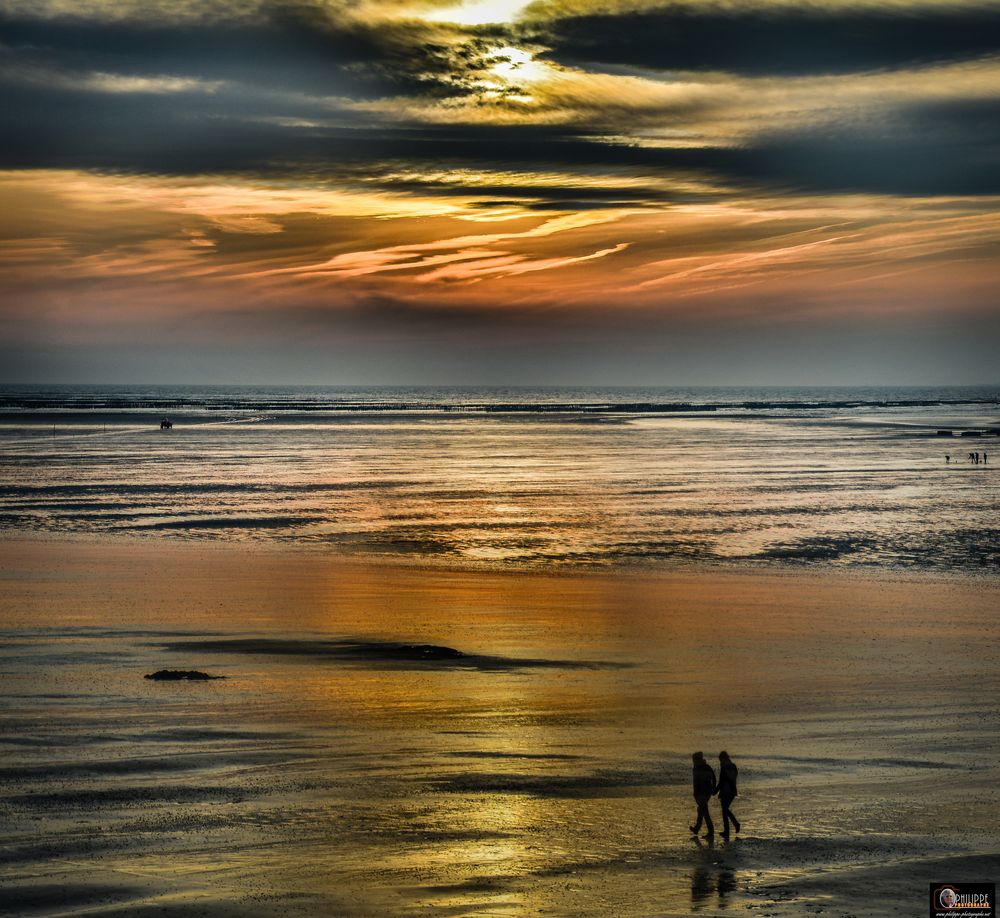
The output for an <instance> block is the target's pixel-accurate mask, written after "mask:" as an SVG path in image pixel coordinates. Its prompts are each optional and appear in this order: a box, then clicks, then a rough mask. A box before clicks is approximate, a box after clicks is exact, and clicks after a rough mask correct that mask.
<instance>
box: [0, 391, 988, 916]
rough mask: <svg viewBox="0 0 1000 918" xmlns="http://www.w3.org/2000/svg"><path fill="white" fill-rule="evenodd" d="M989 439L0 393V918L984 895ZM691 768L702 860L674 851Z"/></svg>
mask: <svg viewBox="0 0 1000 918" xmlns="http://www.w3.org/2000/svg"><path fill="white" fill-rule="evenodd" d="M998 399H1000V389H998V388H996V387H994V388H988V387H986V388H963V389H956V388H949V389H938V388H922V389H919V388H909V389H885V388H880V389H860V388H852V389H748V388H743V389H721V388H720V389H528V388H519V389H484V388H477V389H471V388H465V389H460V388H448V389H444V388H416V389H414V388H408V389H407V388H378V389H373V388H367V389H344V388H340V389H338V388H308V389H307V388H276V387H259V386H258V387H251V386H244V387H202V386H189V387H181V386H144V387H135V386H118V387H111V386H91V387H82V386H74V387H68V386H67V387H55V386H45V387H41V386H22V387H12V386H7V387H4V388H3V389H2V390H0V686H2V691H0V913H3V914H13V915H25V916H29V915H30V916H35V918H43V916H44V918H56V916H67V915H97V914H99V915H102V916H106V918H151V916H154V915H155V916H158V918H190V916H192V915H208V916H212V918H271V916H274V915H287V916H291V918H327V916H330V915H337V916H343V918H383V916H387V915H392V916H399V918H428V916H431V918H457V916H463V915H470V916H471V915H475V916H477V918H479V916H498V918H499V916H515V915H516V916H521V915H548V916H567V918H569V916H572V918H611V916H614V918H649V916H650V915H657V916H662V918H690V916H692V915H705V916H709V915H711V916H719V915H721V916H725V915H735V914H761V915H770V916H775V918H801V916H802V915H824V916H849V915H850V916H857V918H885V916H899V918H904V916H912V915H914V914H916V913H917V908H918V907H919V908H922V907H923V905H922V903H925V902H926V899H925V896H927V895H928V884H929V883H941V882H958V881H964V880H968V881H986V882H988V881H990V880H992V879H993V878H995V877H996V876H998V874H1000V833H998V831H997V823H996V812H997V808H996V802H997V791H996V788H997V783H998V780H1000V765H998V763H1000V716H998V712H1000V668H998V667H997V660H998V659H1000V618H998V616H997V614H996V611H997V602H996V586H997V578H996V573H997V562H998V559H1000V538H998V534H1000V516H998V514H997V512H996V510H997V502H998V501H997V499H998V496H1000V476H998V474H997V471H996V468H997V466H998V464H1000V449H998V447H1000V443H998V438H997V432H998V430H1000V401H998ZM164 421H168V422H169V423H170V426H169V427H166V426H161V425H162V424H163V422H164ZM977 456H978V460H979V461H978V462H977V461H975V460H976V458H977ZM164 671H167V673H168V674H169V672H170V671H173V672H174V673H175V674H176V673H177V672H178V671H180V672H182V673H184V672H190V671H197V672H200V673H202V674H204V675H206V676H211V677H212V678H208V679H203V680H195V681H187V680H173V679H166V680H164V679H162V676H163V675H164ZM157 675H159V677H161V678H150V677H153V676H157ZM695 750H702V751H704V753H705V754H706V755H707V756H708V758H709V761H710V762H711V763H712V764H713V765H716V766H717V763H718V754H719V752H720V751H721V750H727V751H728V753H729V754H730V755H731V756H732V757H733V760H734V761H736V762H737V764H738V767H739V769H740V772H739V775H740V777H739V796H738V797H737V798H736V801H735V803H734V810H735V812H736V814H737V816H738V818H739V820H740V821H741V824H742V825H741V830H740V831H739V832H735V833H734V834H733V835H732V836H731V837H727V836H723V835H722V834H721V830H722V825H721V824H720V825H718V826H717V829H718V833H717V834H716V835H714V836H710V837H700V836H698V835H696V834H694V833H692V832H691V831H690V829H689V826H691V824H692V822H693V821H694V817H695V811H694V802H693V800H692V798H691V754H692V752H694V751H695ZM710 810H711V812H712V813H713V814H714V816H715V819H716V820H717V821H718V822H721V813H720V811H719V806H718V803H717V801H715V800H713V801H712V803H711V804H710Z"/></svg>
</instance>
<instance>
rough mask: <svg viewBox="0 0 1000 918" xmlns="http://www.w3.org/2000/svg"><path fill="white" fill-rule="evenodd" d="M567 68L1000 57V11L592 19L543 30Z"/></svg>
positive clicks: (821, 70)
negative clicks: (997, 54)
mask: <svg viewBox="0 0 1000 918" xmlns="http://www.w3.org/2000/svg"><path fill="white" fill-rule="evenodd" d="M541 37H543V39H544V41H545V43H546V44H548V45H549V46H550V47H551V51H550V52H549V53H548V55H547V56H548V57H550V58H551V59H553V60H555V61H558V62H559V63H562V64H568V65H573V66H579V65H587V64H590V65H601V64H603V65H614V66H626V67H641V68H650V69H655V70H665V71H677V70H682V71H683V70H695V71H725V72H729V73H740V74H746V75H767V74H776V75H781V74H788V75H791V74H835V73H850V72H856V71H867V70H880V69H885V68H897V67H905V66H913V65H916V64H921V63H929V62H940V61H949V60H961V59H968V58H974V57H980V56H984V55H993V54H996V53H998V51H1000V6H998V5H997V4H983V5H979V6H944V5H942V6H938V7H917V8H909V9H906V8H901V7H897V6H894V7H888V8H885V9H879V8H878V7H876V6H874V5H873V6H869V7H855V8H843V7H841V8H828V7H822V6H806V5H803V6H798V7H796V6H791V5H789V6H782V7H779V8H774V7H766V6H746V5H744V6H738V5H733V6H730V5H721V4H707V5H704V6H701V5H700V6H688V5H683V6H681V5H667V6H664V7H662V8H661V9H657V10H652V11H641V12H632V13H618V14H614V15H612V14H591V15H586V16H575V17H569V18H565V19H558V20H554V21H553V22H551V23H550V24H548V25H547V26H546V27H545V28H544V29H543V34H542V36H541Z"/></svg>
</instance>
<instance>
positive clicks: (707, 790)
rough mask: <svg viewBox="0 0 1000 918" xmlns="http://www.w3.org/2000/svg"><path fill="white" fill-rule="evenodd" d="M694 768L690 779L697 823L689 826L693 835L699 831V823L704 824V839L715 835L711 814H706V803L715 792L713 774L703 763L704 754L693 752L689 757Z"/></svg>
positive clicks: (706, 764)
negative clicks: (696, 810)
mask: <svg viewBox="0 0 1000 918" xmlns="http://www.w3.org/2000/svg"><path fill="white" fill-rule="evenodd" d="M691 761H692V762H693V763H694V768H693V769H692V771H691V777H692V781H693V784H694V802H695V803H697V804H698V821H697V822H696V823H695V824H694V825H693V826H691V831H692V832H694V834H695V835H697V834H698V832H699V831H701V823H702V821H703V820H704V822H705V832H706V837H707V836H711V835H715V826H714V825H712V814H711V813H709V812H708V801H709V800H711V799H712V795H713V794H714V793H715V791H716V784H715V772H714V771H712V766H711V765H709V764H708V762H706V761H705V756H704V753H701V752H695V753H693V754H692V756H691Z"/></svg>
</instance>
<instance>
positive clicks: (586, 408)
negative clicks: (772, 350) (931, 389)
mask: <svg viewBox="0 0 1000 918" xmlns="http://www.w3.org/2000/svg"><path fill="white" fill-rule="evenodd" d="M957 405H983V406H997V405H1000V397H997V396H987V397H972V396H969V397H959V398H944V397H942V398H900V399H880V398H857V399H842V398H831V399H808V400H797V399H791V400H789V399H780V400H778V399H773V400H772V399H765V400H756V399H755V400H734V401H614V400H607V401H596V402H595V401H590V400H581V401H571V400H567V401H539V400H530V399H528V400H525V401H462V400H458V401H441V400H420V399H400V400H378V399H344V400H341V399H336V398H332V399H331V398H309V399H293V398H285V399H260V398H254V397H240V398H222V397H216V398H213V397H205V398H183V397H178V396H170V395H167V396H147V397H142V398H136V397H117V396H108V395H103V396H79V395H74V396H57V397H53V396H27V395H18V394H14V393H3V394H0V412H16V413H17V414H19V415H23V414H24V413H30V412H52V411H72V412H98V411H115V412H122V411H126V412H127V411H153V412H157V413H165V412H177V411H197V412H206V411H208V412H264V413H274V412H282V413H289V414H295V413H307V412H309V413H311V412H338V413H347V414H349V413H369V412H385V413H393V412H415V413H430V414H438V413H472V414H477V413H479V414H560V413H562V414H567V413H573V414H682V413H700V412H718V411H828V410H836V409H841V410H843V409H866V408H933V407H954V406H957Z"/></svg>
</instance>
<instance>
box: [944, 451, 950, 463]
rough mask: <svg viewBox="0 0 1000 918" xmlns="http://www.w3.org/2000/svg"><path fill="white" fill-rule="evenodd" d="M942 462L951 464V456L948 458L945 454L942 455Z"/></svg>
mask: <svg viewBox="0 0 1000 918" xmlns="http://www.w3.org/2000/svg"><path fill="white" fill-rule="evenodd" d="M944 461H945V462H951V456H949V455H948V454H947V453H945V454H944Z"/></svg>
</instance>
